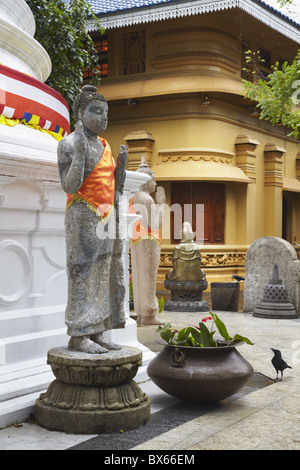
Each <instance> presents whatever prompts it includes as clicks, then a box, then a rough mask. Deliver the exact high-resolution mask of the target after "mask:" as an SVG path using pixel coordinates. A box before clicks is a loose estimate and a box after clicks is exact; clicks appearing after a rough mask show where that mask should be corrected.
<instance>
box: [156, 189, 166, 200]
mask: <svg viewBox="0 0 300 470" xmlns="http://www.w3.org/2000/svg"><path fill="white" fill-rule="evenodd" d="M155 198H156V202H157V204H164V203H165V202H166V194H165V190H164V188H163V187H162V186H157V189H156V194H155Z"/></svg>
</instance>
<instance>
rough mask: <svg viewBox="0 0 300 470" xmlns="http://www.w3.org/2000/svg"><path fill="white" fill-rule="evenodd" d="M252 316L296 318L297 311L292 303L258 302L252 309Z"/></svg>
mask: <svg viewBox="0 0 300 470" xmlns="http://www.w3.org/2000/svg"><path fill="white" fill-rule="evenodd" d="M253 316H254V317H261V318H284V319H288V318H297V317H298V315H297V312H296V310H295V308H294V305H293V304H291V303H289V302H286V303H284V302H283V303H271V302H270V303H268V302H260V303H259V304H258V305H257V306H256V307H255V309H254V312H253Z"/></svg>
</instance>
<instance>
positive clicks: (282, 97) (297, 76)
mask: <svg viewBox="0 0 300 470" xmlns="http://www.w3.org/2000/svg"><path fill="white" fill-rule="evenodd" d="M247 54H248V55H247V58H246V60H247V62H248V63H249V64H250V63H251V62H252V70H253V73H254V74H256V73H258V72H257V69H258V65H255V64H254V66H253V63H255V60H258V61H259V55H257V58H254V53H252V52H251V51H247ZM243 83H244V89H245V97H247V98H250V99H251V100H253V101H256V102H257V105H256V106H257V108H259V110H260V119H264V120H267V121H270V122H271V123H272V124H273V125H275V124H282V125H284V126H286V127H287V128H289V129H290V130H291V132H290V134H289V135H293V136H294V137H297V136H298V135H299V131H300V110H299V106H298V105H299V104H300V50H299V51H298V53H297V55H296V57H295V59H294V60H293V62H292V63H291V64H288V63H287V62H285V63H284V64H283V65H282V66H281V67H279V64H278V63H276V64H275V65H273V66H272V72H271V73H270V74H269V75H268V76H267V77H263V78H259V79H258V80H257V82H254V83H252V82H250V81H247V80H243Z"/></svg>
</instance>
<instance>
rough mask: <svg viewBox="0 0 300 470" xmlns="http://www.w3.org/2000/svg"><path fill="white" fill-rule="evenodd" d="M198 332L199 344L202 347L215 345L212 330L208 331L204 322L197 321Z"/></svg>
mask: <svg viewBox="0 0 300 470" xmlns="http://www.w3.org/2000/svg"><path fill="white" fill-rule="evenodd" d="M199 328H200V332H201V333H200V334H201V341H200V342H201V344H202V346H203V347H210V346H215V345H216V342H215V341H214V340H213V335H214V331H209V329H208V328H207V326H206V325H205V324H204V323H201V322H200V323H199Z"/></svg>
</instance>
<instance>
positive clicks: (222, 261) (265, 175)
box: [85, 0, 300, 292]
mask: <svg viewBox="0 0 300 470" xmlns="http://www.w3.org/2000/svg"><path fill="white" fill-rule="evenodd" d="M90 3H91V5H92V6H93V9H94V11H95V13H96V14H97V16H98V17H99V19H100V22H101V24H102V25H103V26H104V28H105V34H104V35H103V36H97V33H96V32H93V28H94V26H93V24H92V22H91V23H90V31H91V34H92V35H93V37H94V39H95V40H96V42H97V47H98V50H99V55H100V58H101V65H100V68H101V72H102V77H103V78H102V81H101V86H100V88H99V92H101V93H102V94H103V95H104V96H105V97H106V98H107V100H108V103H109V126H108V131H107V132H106V135H105V138H106V139H107V140H108V141H109V142H110V143H111V147H112V150H113V152H114V154H115V155H116V154H117V153H118V149H119V145H120V142H123V143H127V145H128V147H129V163H128V170H136V169H137V167H138V165H139V164H140V161H141V157H142V155H145V156H146V161H147V163H148V165H149V166H150V167H151V168H152V170H153V171H154V173H155V177H156V181H157V184H158V185H160V186H163V187H164V189H165V192H166V199H167V200H166V202H167V204H168V205H169V206H171V207H173V205H176V204H177V205H179V206H180V207H181V208H182V220H181V221H180V223H181V222H183V220H189V218H190V221H191V222H192V223H193V230H194V231H195V232H196V233H197V241H198V242H199V244H200V243H201V244H202V248H201V255H202V266H203V269H204V271H205V272H206V276H207V280H208V281H209V282H212V281H231V280H232V276H233V275H234V274H240V275H242V276H243V275H244V268H245V255H246V252H247V249H248V248H249V246H250V245H251V244H252V243H253V242H254V241H255V240H256V239H257V238H260V237H263V236H276V237H281V238H284V239H286V240H287V241H289V242H290V243H292V244H293V243H294V241H296V242H299V243H300V147H299V141H297V140H296V139H294V138H292V137H289V136H288V134H289V132H290V131H289V130H288V129H286V128H284V127H282V126H272V125H271V124H270V123H268V122H266V121H262V120H260V119H259V113H258V112H257V110H256V109H255V103H251V102H250V101H249V100H247V99H245V98H244V96H243V95H244V87H243V83H242V79H243V78H248V79H249V77H250V78H251V76H252V75H251V74H250V75H249V76H248V77H246V76H245V71H244V70H243V69H244V67H245V51H246V50H248V49H250V50H252V51H260V55H261V56H262V57H263V58H264V62H263V65H262V66H261V73H262V74H264V75H267V74H268V73H269V72H270V71H271V65H272V64H274V63H275V62H276V61H278V62H279V63H282V62H284V61H289V62H290V61H292V60H293V58H294V57H295V55H296V52H297V50H298V48H299V47H300V46H299V44H300V26H299V24H297V23H295V22H294V21H292V20H290V19H289V18H288V17H286V16H284V15H283V14H281V13H279V12H278V11H276V10H274V9H273V8H271V7H269V6H267V5H266V4H265V3H264V2H262V1H260V0H218V1H217V0H206V1H203V0H194V1H187V0H178V1H168V0H167V1H166V0H165V1H160V0H156V1H155V0H154V1H143V0H140V1H138V0H136V1H129V2H122V1H121V2H116V1H115V2H114V1H106V2H105V1H104V2H100V1H91V2H90ZM89 75H90V74H89V71H86V73H85V76H86V78H87V79H88V78H89ZM184 205H186V207H188V208H190V207H192V210H191V211H192V212H193V211H194V212H193V213H191V211H190V212H188V209H187V212H186V213H184V210H183V209H184ZM177 207H178V206H177ZM197 207H198V208H199V207H200V208H201V207H202V208H203V207H204V213H203V211H202V218H201V214H200V213H201V209H200V212H199V214H200V215H199V218H198V222H197V220H196V219H197V214H196V212H195V211H196V208H197ZM199 220H200V221H201V223H199ZM196 222H197V224H198V225H197V224H196ZM175 225H176V224H175V221H174V216H173V213H172V212H170V213H167V212H166V213H165V217H164V225H163V228H162V245H161V263H160V270H159V274H158V281H157V288H158V291H160V292H163V291H164V287H163V282H164V279H165V273H166V272H168V271H169V270H170V269H171V267H172V252H173V249H174V245H175V244H176V243H178V242H179V240H180V236H179V234H178V231H177V230H176V227H175ZM196 225H197V226H196ZM203 227H204V233H203ZM199 231H200V232H199ZM198 232H199V233H198Z"/></svg>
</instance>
